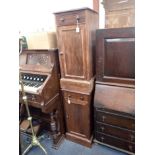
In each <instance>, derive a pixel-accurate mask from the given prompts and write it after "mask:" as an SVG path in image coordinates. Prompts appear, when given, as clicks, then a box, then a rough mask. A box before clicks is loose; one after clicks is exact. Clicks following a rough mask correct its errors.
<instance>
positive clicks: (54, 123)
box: [50, 110, 64, 149]
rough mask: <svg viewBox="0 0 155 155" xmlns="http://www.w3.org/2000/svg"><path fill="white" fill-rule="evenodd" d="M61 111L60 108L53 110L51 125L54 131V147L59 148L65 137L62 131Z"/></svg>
mask: <svg viewBox="0 0 155 155" xmlns="http://www.w3.org/2000/svg"><path fill="white" fill-rule="evenodd" d="M58 115H59V112H58V110H56V111H53V112H51V113H50V117H51V122H50V127H51V131H52V137H53V146H52V147H54V148H56V149H57V148H58V147H59V145H60V144H61V143H60V142H61V140H62V139H63V137H64V136H63V134H62V133H61V132H60V122H59V117H58Z"/></svg>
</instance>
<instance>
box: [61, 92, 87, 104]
mask: <svg viewBox="0 0 155 155" xmlns="http://www.w3.org/2000/svg"><path fill="white" fill-rule="evenodd" d="M63 94H64V100H65V102H67V103H68V104H70V103H75V104H82V105H86V104H87V103H88V101H89V96H88V95H84V94H79V93H73V92H67V91H64V92H63Z"/></svg>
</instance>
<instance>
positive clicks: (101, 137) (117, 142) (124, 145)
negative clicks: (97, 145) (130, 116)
mask: <svg viewBox="0 0 155 155" xmlns="http://www.w3.org/2000/svg"><path fill="white" fill-rule="evenodd" d="M95 138H96V140H97V141H99V142H101V143H105V144H108V145H111V146H114V147H116V148H119V149H123V150H126V151H130V152H135V144H134V143H130V142H125V141H123V140H121V139H119V138H116V137H113V136H110V135H106V134H102V133H99V132H96V133H95Z"/></svg>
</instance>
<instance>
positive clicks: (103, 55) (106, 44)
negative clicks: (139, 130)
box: [94, 27, 135, 154]
mask: <svg viewBox="0 0 155 155" xmlns="http://www.w3.org/2000/svg"><path fill="white" fill-rule="evenodd" d="M96 34H97V39H96V47H97V50H96V82H95V96H94V141H95V142H97V143H100V144H104V145H107V146H109V147H112V148H115V149H118V150H121V151H123V152H126V153H128V154H134V152H135V87H134V83H135V45H134V44H135V41H134V28H133V27H132V28H131V27H130V28H114V29H100V30H97V32H96Z"/></svg>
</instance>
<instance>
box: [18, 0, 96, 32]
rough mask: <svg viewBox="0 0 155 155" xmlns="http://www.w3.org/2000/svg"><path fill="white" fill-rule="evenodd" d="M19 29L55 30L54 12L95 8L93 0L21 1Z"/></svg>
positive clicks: (34, 30) (32, 30)
mask: <svg viewBox="0 0 155 155" xmlns="http://www.w3.org/2000/svg"><path fill="white" fill-rule="evenodd" d="M20 2H21V4H19V6H22V7H20V8H19V9H20V18H19V21H20V24H19V31H20V32H21V33H22V34H27V33H32V32H37V31H43V30H44V31H48V30H52V31H53V30H55V18H54V15H53V12H57V11H63V10H70V9H76V8H81V7H89V8H93V1H92V0H40V1H39V0H33V1H32V0H26V1H24V0H23V1H22V0H21V1H20Z"/></svg>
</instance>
